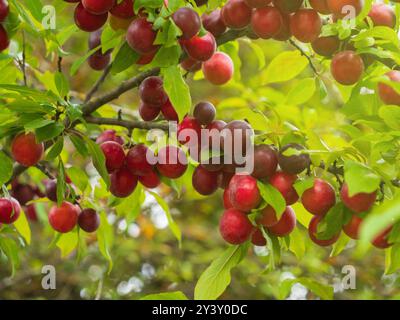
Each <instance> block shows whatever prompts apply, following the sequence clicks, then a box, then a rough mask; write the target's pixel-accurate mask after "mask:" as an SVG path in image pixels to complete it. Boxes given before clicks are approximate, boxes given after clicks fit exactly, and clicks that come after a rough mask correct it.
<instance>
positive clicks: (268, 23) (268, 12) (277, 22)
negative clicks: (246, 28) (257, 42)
mask: <svg viewBox="0 0 400 320" xmlns="http://www.w3.org/2000/svg"><path fill="white" fill-rule="evenodd" d="M282 25H283V18H282V15H281V13H280V11H279V10H278V9H277V8H274V7H266V8H260V9H256V10H254V11H253V14H252V16H251V29H252V30H253V31H254V33H255V34H256V35H257V36H259V37H260V38H262V39H269V38H272V37H274V36H276V35H277V34H278V33H279V32H280V31H281V29H282Z"/></svg>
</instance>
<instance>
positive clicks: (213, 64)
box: [202, 52, 233, 85]
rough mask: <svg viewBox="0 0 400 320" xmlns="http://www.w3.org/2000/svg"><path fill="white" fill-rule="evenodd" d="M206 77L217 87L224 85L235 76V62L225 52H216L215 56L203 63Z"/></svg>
mask: <svg viewBox="0 0 400 320" xmlns="http://www.w3.org/2000/svg"><path fill="white" fill-rule="evenodd" d="M202 70H203V73H204V77H205V78H206V79H207V80H208V81H210V82H211V83H212V84H215V85H222V84H225V83H227V82H229V80H231V78H232V76H233V62H232V59H231V57H229V56H228V55H227V54H226V53H224V52H216V53H214V54H213V56H212V57H211V58H210V59H209V60H207V61H205V62H204V63H203V67H202Z"/></svg>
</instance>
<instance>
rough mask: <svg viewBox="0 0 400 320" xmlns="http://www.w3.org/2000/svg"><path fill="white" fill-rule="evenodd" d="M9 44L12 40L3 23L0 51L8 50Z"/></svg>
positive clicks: (0, 27) (0, 30)
mask: <svg viewBox="0 0 400 320" xmlns="http://www.w3.org/2000/svg"><path fill="white" fill-rule="evenodd" d="M9 45H10V40H9V38H8V34H7V31H6V29H4V27H3V25H0V52H1V51H4V50H6V49H7V48H8V46H9Z"/></svg>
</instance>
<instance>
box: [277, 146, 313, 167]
mask: <svg viewBox="0 0 400 320" xmlns="http://www.w3.org/2000/svg"><path fill="white" fill-rule="evenodd" d="M289 149H294V150H299V151H301V150H304V147H303V146H302V145H299V144H297V143H289V144H287V145H285V146H284V147H283V148H282V149H281V150H280V152H279V156H278V162H279V166H280V167H281V169H282V170H283V171H284V172H286V173H290V174H298V173H301V172H303V171H304V170H305V169H307V168H308V167H309V166H310V163H311V160H310V156H309V155H308V154H306V153H302V154H298V155H297V154H293V155H289V156H287V155H286V153H287V152H290V150H289ZM287 150H289V151H287Z"/></svg>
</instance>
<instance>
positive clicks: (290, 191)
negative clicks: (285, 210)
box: [269, 171, 299, 206]
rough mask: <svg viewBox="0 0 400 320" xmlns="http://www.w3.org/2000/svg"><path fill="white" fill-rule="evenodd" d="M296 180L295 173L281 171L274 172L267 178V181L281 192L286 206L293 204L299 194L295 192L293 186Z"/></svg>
mask: <svg viewBox="0 0 400 320" xmlns="http://www.w3.org/2000/svg"><path fill="white" fill-rule="evenodd" d="M296 180H297V176H296V175H292V174H288V173H285V172H281V171H278V172H276V173H275V174H274V175H273V176H272V177H271V178H270V179H269V183H270V184H271V185H272V186H273V187H275V188H276V189H277V190H278V191H279V192H280V193H281V194H282V196H283V198H284V199H285V200H286V204H287V205H288V206H290V205H292V204H294V203H295V202H296V201H297V200H298V199H299V195H298V194H297V192H296V189H295V188H294V187H293V184H294V183H295V182H296Z"/></svg>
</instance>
